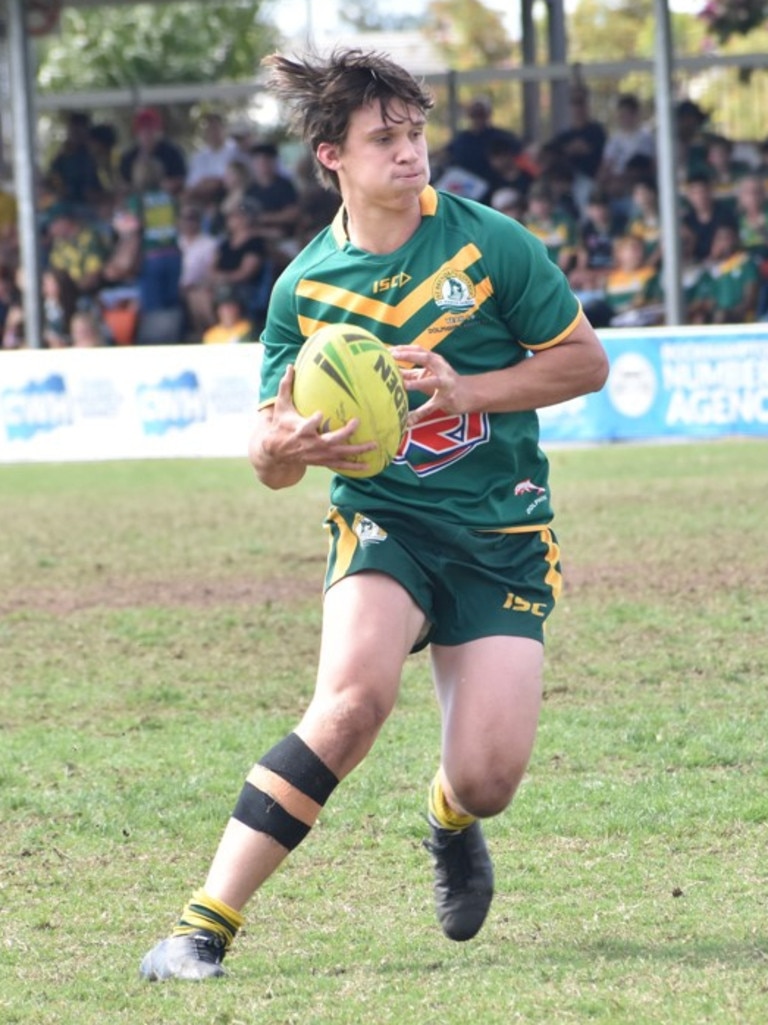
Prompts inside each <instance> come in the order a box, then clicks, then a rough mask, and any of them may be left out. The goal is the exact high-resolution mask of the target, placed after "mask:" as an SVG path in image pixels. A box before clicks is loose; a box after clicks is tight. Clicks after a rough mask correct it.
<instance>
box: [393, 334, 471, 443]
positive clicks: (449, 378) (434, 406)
mask: <svg viewBox="0 0 768 1025" xmlns="http://www.w3.org/2000/svg"><path fill="white" fill-rule="evenodd" d="M391 352H392V355H393V356H394V358H395V359H396V360H397V362H398V363H400V364H408V366H405V367H403V366H402V365H401V367H400V371H401V373H402V376H403V384H404V385H405V389H406V391H418V392H423V393H424V394H425V395H428V396H429V398H428V399H427V401H426V402H425V403H424V404H423V405H421V406H419V407H418V409H412V410H411V412H410V413H409V414H408V426H409V427H412V426H413V425H414V424H417V423H419V421H421V420H425V419H427V418H428V417H429V416H431V415H432V413H434V412H435V410H438V409H440V410H442V411H443V412H444V413H466V412H468V410H469V408H470V407H469V391H468V378H466V377H463V376H462V375H461V374H457V373H456V371H455V370H454V369H453V367H452V366H451V365H450V363H448V362H447V361H446V360H445V359H443V357H442V356H439V355H438V354H437V353H436V352H430V351H428V350H427V349H422V348H421V346H420V345H395V346H393V347H392V349H391Z"/></svg>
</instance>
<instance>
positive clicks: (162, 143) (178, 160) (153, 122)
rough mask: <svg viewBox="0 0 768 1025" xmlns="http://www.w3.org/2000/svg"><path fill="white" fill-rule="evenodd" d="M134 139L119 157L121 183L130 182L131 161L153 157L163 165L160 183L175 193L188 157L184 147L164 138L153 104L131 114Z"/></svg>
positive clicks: (131, 177) (182, 185)
mask: <svg viewBox="0 0 768 1025" xmlns="http://www.w3.org/2000/svg"><path fill="white" fill-rule="evenodd" d="M133 135H134V138H135V140H136V141H135V143H134V144H133V146H131V147H130V148H129V149H127V150H126V151H125V152H124V153H123V154H122V156H121V157H120V178H121V180H122V182H123V185H125V186H128V187H131V186H132V184H133V165H134V163H135V162H136V160H137V159H138V158H139V157H140V156H141V157H145V158H146V157H152V158H153V159H154V160H157V161H158V162H159V164H160V166H161V168H162V182H161V184H162V187H163V189H164V190H165V191H166V192H170V193H171V195H173V196H177V195H179V193H180V192H181V191H182V190H183V188H184V183H185V182H186V180H187V160H186V157H185V155H184V151H183V150H182V149H181V147H180V146H177V145H176V143H175V142H172V141H171V140H170V139H168V138H166V135H165V130H164V127H163V119H162V117H161V115H160V112H159V111H158V110H155V108H154V107H144V108H142V109H141V110H137V111H136V113H135V114H134V116H133Z"/></svg>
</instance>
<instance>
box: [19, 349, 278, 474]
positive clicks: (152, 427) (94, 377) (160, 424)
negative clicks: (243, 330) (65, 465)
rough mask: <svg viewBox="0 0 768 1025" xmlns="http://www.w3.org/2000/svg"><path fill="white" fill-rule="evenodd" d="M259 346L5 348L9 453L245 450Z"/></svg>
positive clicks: (75, 456) (131, 454)
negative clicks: (31, 349)
mask: <svg viewBox="0 0 768 1025" xmlns="http://www.w3.org/2000/svg"><path fill="white" fill-rule="evenodd" d="M260 366H261V346H260V345H211V346H208V345H198V346H192V345H189V346H187V345H172V346H170V345H169V346H136V347H132V348H129V347H126V348H116V349H58V350H51V351H30V350H25V351H20V352H7V353H0V462H28V461H35V462H63V461H69V460H78V461H79V460H88V459H144V458H152V457H166V456H240V455H242V456H244V455H245V453H246V451H247V446H248V438H249V435H250V430H251V427H252V425H253V420H254V413H255V410H256V406H257V400H258V389H259V370H260Z"/></svg>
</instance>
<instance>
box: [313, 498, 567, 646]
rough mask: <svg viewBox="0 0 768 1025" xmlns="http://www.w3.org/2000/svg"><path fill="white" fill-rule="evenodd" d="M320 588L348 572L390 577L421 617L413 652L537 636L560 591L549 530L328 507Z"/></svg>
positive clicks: (554, 544)
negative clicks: (509, 529) (424, 624)
mask: <svg viewBox="0 0 768 1025" xmlns="http://www.w3.org/2000/svg"><path fill="white" fill-rule="evenodd" d="M325 525H326V527H327V528H328V530H329V532H330V549H329V553H328V565H327V570H326V577H325V587H326V589H327V588H329V587H331V586H332V585H333V584H334V583H336V581H337V580H341V579H342V578H343V577H346V576H349V575H350V574H352V573H361V572H365V571H371V570H372V571H376V572H379V573H386V574H387V575H388V576H391V577H394V579H395V580H397V581H399V583H400V584H402V586H403V587H404V588H405V589H406V590H407V591H408V592H409V593H410V594H411V595H412V597H413V598H414V600H415V601H416V603H417V604H418V605H419V607H420V608H421V609H423V611H424V614H425V616H426V617H427V620H428V621H429V624H430V626H429V630H428V632H427V634H426V636H425V637H424V638H423V639H420V641H419V644H418V645H417V647H416V648H415V649H414V650H418V649H420V648H423V647H425V646H426V645H427V644H430V643H435V644H445V645H453V644H464V643H466V642H467V641H473V640H476V639H477V638H479V637H493V636H498V635H503V636H512V637H530V638H533V639H534V640H537V641H543V639H544V623H545V621H546V619H547V617H548V616H549V614H550V612H551V611H552V609H553V608H554V607H555V602H556V601H557V598H558V596H559V594H560V591H561V588H562V577H561V574H560V562H559V556H560V549H559V547H558V544H557V540H556V538H555V535H554V533H553V532H552V530H550V528H549V527H546V526H542V527H537V528H536V529H534V530H531V531H525V532H519V533H501V532H499V533H496V532H492V531H480V530H471V529H467V528H466V527H459V526H454V525H452V524H446V523H441V522H439V521H435V520H432V521H429V522H424V521H422V520H411V519H409V518H408V517H407V516H403V515H402V514H400V513H398V512H397V511H394V510H393V511H392V512H386V513H381V514H378V515H377V518H376V520H375V521H374V520H373V519H371V518H370V516H368V515H367V514H365V513H359V512H355V511H354V510H353V509H349V508H343V509H342V508H338V507H332V508H331V509H330V510H329V512H328V515H327V517H326V520H325Z"/></svg>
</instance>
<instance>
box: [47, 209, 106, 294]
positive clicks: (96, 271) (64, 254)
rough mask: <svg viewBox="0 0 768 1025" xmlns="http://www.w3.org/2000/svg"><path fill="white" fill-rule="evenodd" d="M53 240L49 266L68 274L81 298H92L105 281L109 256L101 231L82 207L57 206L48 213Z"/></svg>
mask: <svg viewBox="0 0 768 1025" xmlns="http://www.w3.org/2000/svg"><path fill="white" fill-rule="evenodd" d="M45 220H46V222H47V235H48V238H49V240H50V248H49V250H48V261H47V262H48V266H49V267H52V268H54V269H55V270H62V271H66V272H67V274H69V276H70V278H71V279H72V280H73V281H74V283H75V285H76V287H77V291H78V296H79V298H81V299H92V298H93V296H94V295H95V294H96V292H97V290H98V289H99V287H100V286H101V284H102V281H103V271H104V265H105V263H106V257H107V253H106V250H105V247H104V242H103V240H102V238H101V236H100V235H99V233H98V232H97V231H95V230H94V229H93V228H92V227H90V226H89V225H88V224H87V223H86V222H85V220H84V219H83V217H82V215H81V213H80V212H79V210H78V208H77V207H76V206H74V205H72V204H69V203H56V204H54V206H52V207H51V208H50V209H48V210H47V211H46V214H45Z"/></svg>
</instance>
